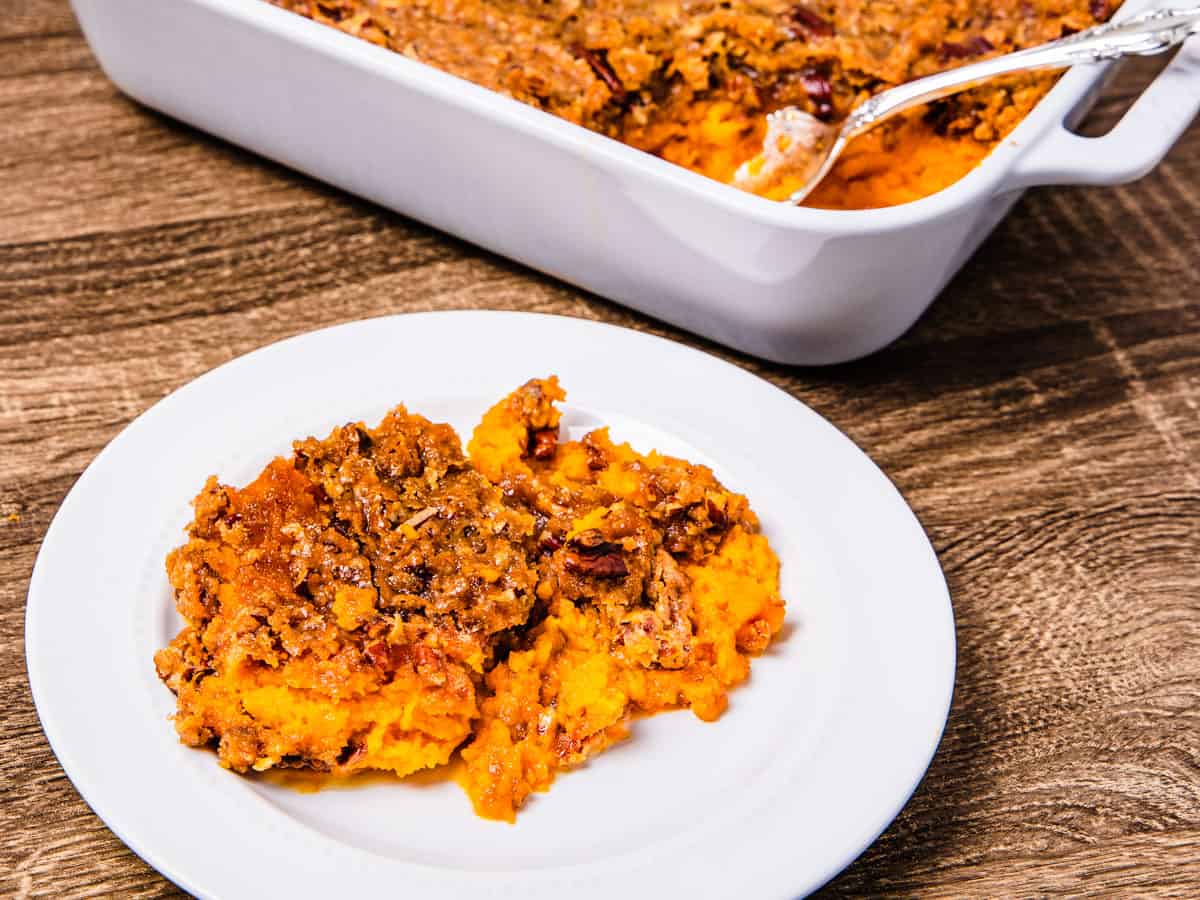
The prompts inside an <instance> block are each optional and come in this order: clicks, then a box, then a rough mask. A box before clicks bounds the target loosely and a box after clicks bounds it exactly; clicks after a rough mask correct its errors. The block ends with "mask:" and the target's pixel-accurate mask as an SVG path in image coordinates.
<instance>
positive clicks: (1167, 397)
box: [0, 0, 1200, 897]
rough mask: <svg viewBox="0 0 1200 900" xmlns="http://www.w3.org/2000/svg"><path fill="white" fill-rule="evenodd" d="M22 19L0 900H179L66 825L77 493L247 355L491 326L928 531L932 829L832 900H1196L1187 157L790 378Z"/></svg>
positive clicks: (986, 252) (2, 607)
mask: <svg viewBox="0 0 1200 900" xmlns="http://www.w3.org/2000/svg"><path fill="white" fill-rule="evenodd" d="M3 12H4V14H3V15H0V186H2V190H0V692H2V696H3V697H4V700H5V702H4V704H3V706H2V707H0V742H2V743H0V749H2V752H0V895H4V896H18V897H28V896H41V897H82V896H98V895H104V896H128V897H151V896H154V897H157V896H171V895H174V894H176V893H177V890H176V889H175V888H173V887H172V886H171V885H170V884H169V883H167V882H166V881H164V880H163V879H162V878H161V877H160V876H159V875H157V874H156V873H155V872H154V871H153V870H151V869H150V868H148V867H147V866H146V865H145V864H144V863H142V862H141V861H140V860H139V859H138V858H137V857H136V856H134V855H133V854H132V853H131V852H130V851H128V850H127V849H126V848H125V847H124V846H123V845H122V844H121V842H120V841H119V840H118V839H117V838H116V837H115V836H114V835H113V834H111V833H110V832H109V831H108V830H107V829H106V828H105V826H104V825H103V824H102V823H101V822H100V821H99V819H97V818H96V817H95V816H94V815H93V814H92V813H91V812H90V810H89V809H88V807H87V806H86V805H85V804H84V803H83V801H82V800H81V799H80V798H79V796H78V795H77V794H76V792H75V790H74V789H73V788H72V786H71V784H70V782H69V781H68V780H67V778H66V776H65V775H64V774H63V772H62V770H61V768H60V767H59V765H58V763H57V761H56V760H55V757H54V755H53V753H52V752H51V750H50V748H49V746H48V745H47V743H46V740H45V738H44V736H43V734H42V731H41V728H40V726H39V723H38V718H37V715H36V713H35V711H34V708H33V704H32V701H31V699H30V695H29V688H28V684H27V681H26V674H25V663H24V651H23V618H24V604H25V592H26V589H27V587H28V581H29V574H30V570H31V568H32V566H33V561H34V556H35V554H36V553H37V550H38V546H39V544H40V542H41V540H42V536H43V535H44V533H45V531H46V527H47V525H48V523H49V521H50V519H51V516H52V515H53V514H54V511H55V509H56V508H57V506H58V504H59V503H60V501H61V500H62V498H63V496H64V494H65V493H66V491H67V490H68V488H69V487H70V486H71V484H72V483H73V482H74V480H75V479H76V478H77V477H78V475H79V474H80V472H81V471H82V470H83V468H84V467H85V466H86V465H87V464H88V463H89V462H90V461H91V460H92V458H93V457H94V456H95V455H96V454H97V452H98V451H99V450H100V449H101V448H102V447H103V446H104V444H105V443H106V442H107V441H108V440H110V439H111V438H112V437H113V436H114V435H115V434H116V433H117V432H118V431H119V430H120V429H121V428H122V426H124V425H125V424H126V423H127V422H129V421H130V419H132V418H133V417H134V416H136V415H137V414H138V413H140V412H142V411H143V410H145V409H146V408H147V407H148V406H150V405H151V404H152V403H154V402H155V401H156V400H158V399H159V398H160V397H162V396H163V395H164V394H166V393H167V392H168V391H170V390H172V389H174V388H176V387H178V386H179V385H181V384H183V383H185V382H187V381H188V380H190V379H192V378H193V377H195V376H196V375H198V374H200V373H201V372H204V371H205V370H207V369H209V368H211V367H213V366H215V365H217V364H219V363H222V362H225V361H226V360H228V359H230V358H232V357H233V356H235V355H238V354H241V353H244V352H246V351H248V350H251V349H253V348H255V347H258V346H261V345H263V344H266V343H268V342H270V341H274V340H277V339H279V338H282V337H286V336H288V335H292V334H296V333H298V332H301V331H305V330H308V329H311V328H314V327H317V326H321V325H327V324H331V323H335V322H344V321H347V320H351V319H357V318H360V317H364V316H370V315H376V314H380V313H389V312H396V311H401V310H429V309H459V308H481V307H485V308H500V309H523V310H542V311H548V312H556V313H564V314H567V315H574V316H582V317H587V318H593V319H601V320H604V321H609V322H617V323H621V324H624V325H629V326H632V327H634V328H641V329H647V330H651V331H656V332H659V333H663V334H667V335H669V336H671V337H673V338H676V339H678V340H681V341H685V342H688V343H693V344H697V345H698V346H702V347H704V348H705V349H708V350H711V351H713V352H716V353H719V354H721V355H723V356H726V357H727V358H729V359H732V360H733V361H734V362H735V363H737V364H738V365H741V366H744V367H745V368H747V369H749V370H751V371H754V372H757V373H759V374H760V375H762V376H763V377H765V378H767V379H769V380H770V381H772V382H774V383H775V384H777V385H779V386H781V387H782V388H784V389H785V390H787V391H788V392H790V393H791V394H793V395H794V396H796V397H798V398H799V399H801V400H803V401H804V402H805V403H807V404H809V405H810V406H812V407H813V408H814V409H816V410H817V411H818V412H820V413H821V414H822V415H824V416H826V417H827V418H829V419H830V420H831V421H832V422H833V423H834V424H836V425H837V426H838V427H839V428H841V429H842V430H844V431H845V432H846V433H847V434H848V435H849V436H850V437H851V438H853V439H854V440H855V441H856V442H857V443H858V444H859V445H860V446H862V447H863V448H864V449H865V450H866V451H867V452H868V453H869V454H870V455H871V456H872V457H873V458H874V459H875V460H876V461H877V462H878V463H879V465H880V466H881V467H882V468H883V470H884V471H885V472H886V473H887V474H888V475H889V476H890V477H891V478H892V479H893V480H894V481H895V482H896V484H897V485H898V486H899V488H900V490H901V491H902V492H903V493H904V496H905V497H906V498H907V499H908V501H909V502H910V503H911V504H912V506H913V508H914V509H915V511H916V513H917V515H918V516H919V517H920V519H921V521H922V522H923V523H924V525H925V526H926V528H927V529H928V531H929V534H930V536H931V537H932V540H933V543H934V545H935V547H936V548H937V551H938V555H939V557H940V559H941V562H942V565H943V566H944V567H945V571H946V575H947V578H948V580H949V583H950V589H951V592H952V595H953V598H954V607H955V613H956V616H957V629H958V641H959V669H958V676H957V684H956V690H955V699H954V705H953V710H952V712H951V715H950V720H949V723H948V726H947V729H946V733H945V737H944V739H943V741H942V744H941V748H940V750H939V752H938V754H937V756H936V758H935V760H934V762H933V766H932V768H931V769H930V771H929V774H928V776H927V777H926V778H925V780H924V782H923V784H922V785H921V787H920V789H919V790H918V792H917V794H916V796H915V797H914V798H913V799H912V801H911V802H910V803H909V804H908V806H907V808H906V809H905V810H904V812H903V813H902V814H901V815H900V817H899V818H898V819H897V820H896V821H895V823H894V824H893V825H892V826H891V827H890V828H889V829H888V830H887V831H886V832H885V833H884V834H883V836H882V837H880V839H879V840H878V841H877V842H876V843H875V844H874V845H873V846H872V847H871V848H870V849H869V850H868V851H867V852H866V853H865V854H864V855H863V856H862V857H861V858H860V859H859V860H858V861H857V862H856V863H854V864H853V865H852V866H851V867H850V868H849V869H848V870H847V871H846V872H844V873H843V874H841V875H840V876H839V877H838V878H836V879H835V880H834V881H833V882H832V883H831V884H830V885H829V886H828V887H827V888H825V889H824V894H825V895H827V896H831V897H834V896H839V897H840V896H881V895H895V896H923V897H965V896H979V897H995V896H1014V897H1033V896H1045V895H1063V896H1087V897H1111V896H1138V897H1149V896H1162V897H1167V896H1179V897H1183V896H1192V897H1195V896H1200V461H1198V460H1200V252H1198V251H1200V129H1196V128H1194V129H1193V130H1192V131H1191V132H1190V133H1189V134H1188V135H1187V136H1186V137H1185V138H1184V139H1183V140H1182V141H1181V142H1180V143H1179V145H1178V146H1177V147H1176V148H1175V150H1174V151H1173V152H1172V153H1171V155H1170V156H1169V157H1168V159H1167V160H1166V162H1164V163H1163V165H1162V166H1160V167H1159V168H1158V170H1157V171H1156V172H1155V173H1153V174H1152V175H1151V176H1149V177H1148V178H1146V179H1144V180H1143V181H1141V182H1139V183H1137V184H1134V185H1131V186H1128V187H1123V188H1115V189H1106V190H1084V189H1070V188H1065V189H1047V190H1038V191H1034V192H1032V193H1031V194H1029V195H1027V196H1026V198H1025V199H1024V200H1023V201H1022V202H1021V204H1020V205H1019V206H1018V207H1017V209H1016V210H1015V211H1014V212H1013V214H1012V215H1011V216H1010V217H1009V218H1008V220H1007V221H1006V222H1005V223H1004V224H1003V225H1001V227H1000V228H999V229H998V231H997V232H996V233H995V235H994V236H993V237H992V238H991V239H990V240H989V241H988V242H987V243H986V244H985V245H984V246H983V248H982V249H981V250H980V251H979V253H978V254H977V255H976V257H975V258H974V259H973V260H972V261H971V262H970V263H969V264H968V265H967V266H966V268H965V269H964V270H963V271H962V273H961V274H960V275H959V276H958V277H957V279H956V280H955V281H954V282H953V283H952V284H951V286H950V287H949V288H948V289H947V290H946V291H945V293H944V294H943V295H942V297H941V298H940V299H939V300H938V301H937V303H936V304H935V305H934V307H933V308H932V309H931V310H930V312H929V313H928V314H927V315H926V316H925V318H924V319H923V320H922V321H921V322H920V323H919V324H918V325H917V326H916V327H915V328H914V329H913V330H912V331H911V332H910V333H909V334H908V335H906V336H905V337H904V338H903V339H902V340H901V341H900V342H899V343H897V344H896V345H894V346H893V347H891V348H889V349H887V350H885V351H884V352H881V353H879V354H877V355H875V356H873V357H871V358H869V359H866V360H863V361H861V362H857V363H853V364H850V365H844V366H838V367H835V368H828V369H816V370H814V369H796V368H786V367H780V366H772V365H766V364H763V363H760V362H757V361H755V360H752V359H749V358H745V357H739V356H737V355H735V354H730V353H726V352H724V351H722V350H720V349H719V348H716V347H713V346H711V345H709V344H706V343H704V342H703V341H698V340H695V339H693V338H690V337H688V336H686V335H683V334H681V333H678V332H675V331H673V330H671V329H669V328H666V327H664V326H662V325H660V324H657V323H655V322H652V321H650V320H648V319H645V318H642V317H639V316H637V315H634V314H632V313H630V312H627V311H625V310H623V309H621V308H619V307H616V306H614V305H611V304H609V303H607V302H604V301H602V300H599V299H597V298H595V297H592V296H588V295H586V294H584V293H581V292H580V291H577V290H575V289H572V288H570V287H567V286H565V285H562V284H559V283H557V282H555V281H552V280H549V279H547V278H544V277H541V276H539V275H536V274H534V273H531V272H529V271H527V270H525V269H522V268H521V267H519V266H517V265H514V264H511V263H509V262H506V261H504V260H502V259H498V258H496V257H494V256H491V255H489V254H487V253H485V252H483V251H480V250H478V249H476V248H474V247H471V246H467V245H465V244H462V243H460V242H457V241H455V240H452V239H450V238H447V237H445V236H444V235H441V234H438V233H436V232H433V231H431V230H429V229H427V228H425V227H424V226H421V225H418V224H415V223H413V222H411V221H408V220H406V219H404V218H402V217H400V216H397V215H393V214H391V213H388V212H385V211H382V210H380V209H377V208H374V207H372V206H370V205H368V204H365V203H362V202H360V201H357V200H354V199H351V198H349V197H346V196H344V195H342V194H339V193H337V192H335V191H333V190H331V189H329V188H326V187H323V186H321V185H319V184H315V183H313V182H311V181H309V180H307V179H305V178H303V177H301V176H298V175H296V174H294V173H292V172H288V171H286V170H283V169H281V168H279V167H276V166H273V165H271V164H268V163H265V162H263V161H262V160H260V159H257V158H255V157H253V156H251V155H249V154H246V153H243V152H241V151H239V150H236V149H234V148H231V147H229V146H227V145H224V144H221V143H219V142H217V141H215V140H213V139H211V138H209V137H206V136H204V135H202V134H199V133H197V132H195V131H193V130H191V129H189V128H186V127H184V126H182V125H180V124H178V123H176V122H173V121H171V120H169V119H166V118H164V117H162V116H159V115H157V114H154V113H151V112H148V111H147V110H145V109H143V108H140V107H138V106H137V105H135V104H133V103H131V102H130V101H128V100H126V99H124V98H123V97H122V96H120V95H119V94H118V93H117V91H116V90H115V89H114V87H113V86H112V85H111V84H110V83H109V82H108V81H107V80H106V79H105V78H104V76H103V75H102V74H101V72H100V71H99V70H98V68H97V67H96V65H95V63H94V61H93V59H92V57H91V54H90V53H89V51H88V49H87V47H86V45H85V43H84V42H83V40H82V38H81V36H80V34H79V32H78V29H77V26H76V24H75V22H74V19H73V18H72V16H71V13H70V11H69V8H68V6H67V3H66V0H27V2H24V3H20V4H18V3H16V2H12V0H10V2H7V3H5V4H4V9H3ZM1130 90H1131V88H1130V87H1128V86H1126V87H1124V88H1122V87H1121V86H1120V85H1118V86H1117V87H1116V88H1115V89H1114V90H1113V91H1112V93H1111V94H1110V96H1109V97H1108V98H1107V99H1106V101H1105V107H1104V110H1103V112H1102V115H1101V118H1103V116H1105V115H1107V116H1108V117H1109V119H1110V120H1111V119H1112V118H1113V116H1115V114H1116V112H1117V111H1118V109H1119V106H1120V103H1121V102H1122V99H1123V98H1127V97H1128V95H1129V92H1130ZM1093 127H1096V126H1093ZM881 740H886V736H885V735H881ZM796 852H797V853H803V852H804V848H803V847H798V848H797V851H796Z"/></svg>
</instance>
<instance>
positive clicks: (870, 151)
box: [270, 0, 1118, 209]
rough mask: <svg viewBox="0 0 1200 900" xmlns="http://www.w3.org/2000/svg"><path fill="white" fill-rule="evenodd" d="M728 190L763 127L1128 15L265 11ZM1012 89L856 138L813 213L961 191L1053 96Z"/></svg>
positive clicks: (954, 3)
mask: <svg viewBox="0 0 1200 900" xmlns="http://www.w3.org/2000/svg"><path fill="white" fill-rule="evenodd" d="M270 2H272V3H274V4H275V5H277V6H281V7H284V8H286V9H290V10H292V11H294V12H297V13H299V14H301V15H304V16H307V17H309V18H312V19H314V20H316V21H318V22H322V23H324V24H326V25H330V26H333V27H336V28H339V29H341V30H342V31H345V32H347V33H349V34H352V35H356V36H358V37H360V38H363V39H365V40H368V41H371V42H372V43H374V44H378V45H380V46H382V47H387V48H390V49H392V50H394V51H397V52H399V53H403V54H404V55H405V56H408V57H410V58H412V59H414V60H418V61H420V62H424V63H428V64H429V65H431V66H435V67H437V68H439V69H442V70H444V71H447V72H450V73H451V74H453V75H457V76H459V77H461V78H465V79H468V80H470V81H473V82H476V83H477V84H481V85H483V86H484V87H488V88H491V89H492V90H495V91H499V92H501V93H504V94H507V95H509V96H511V97H514V98H516V99H517V100H520V101H522V102H525V103H528V104H531V105H533V106H536V107H538V108H540V109H543V110H546V111H547V112H550V113H553V114H554V115H556V116H560V117H562V118H564V119H567V120H568V121H571V122H575V123H577V124H580V125H583V126H585V127H587V128H590V129H592V130H594V131H598V132H600V133H601V134H605V135H608V136H609V137H613V138H616V139H617V140H620V141H623V142H625V143H627V144H629V145H631V146H633V147H636V148H638V149H640V150H645V151H647V152H649V153H654V154H656V155H658V156H661V157H663V158H664V159H667V160H670V161H671V162H674V163H678V164H679V165H681V166H685V167H687V168H689V169H693V170H695V171H697V172H701V173H702V174H704V175H707V176H709V177H711V178H715V179H718V180H720V181H730V180H731V179H732V177H733V175H734V172H735V170H736V169H737V167H738V166H739V165H740V164H741V163H743V162H745V161H746V160H749V159H751V158H752V157H753V156H754V155H755V154H757V153H758V152H759V150H760V149H761V147H762V140H763V136H764V131H765V117H766V115H767V113H770V112H772V111H774V110H777V109H779V108H781V107H786V106H794V107H798V108H799V109H802V110H804V111H805V112H808V113H811V114H812V115H815V116H816V117H818V118H819V119H822V120H825V121H839V120H841V119H842V118H844V117H845V115H846V114H847V113H848V112H849V110H850V109H852V108H853V107H854V106H855V105H856V104H858V103H859V102H861V101H862V100H863V99H865V98H866V97H868V96H870V95H871V94H874V93H877V92H878V91H880V90H883V89H885V88H888V87H892V86H894V85H896V84H900V83H902V82H905V81H910V80H912V79H914V78H917V77H920V76H922V75H928V74H931V73H933V72H936V71H939V70H941V69H945V68H949V67H952V66H957V65H962V64H963V63H966V62H970V61H973V60H976V59H980V58H983V57H986V56H990V55H994V54H1000V53H1006V52H1011V51H1013V50H1017V49H1020V48H1023V47H1029V46H1032V45H1034V44H1038V43H1043V42H1045V41H1049V40H1053V39H1055V38H1058V37H1061V36H1063V35H1065V34H1070V33H1072V32H1075V31H1079V30H1081V29H1083V28H1087V27H1089V26H1091V25H1094V24H1096V23H1097V22H1101V21H1104V20H1106V19H1108V18H1109V16H1111V15H1112V13H1113V11H1114V10H1115V9H1116V7H1117V5H1118V4H1117V3H1116V2H1115V0H805V2H800V3H797V2H794V0H589V2H587V3H580V2H579V0H539V2H536V3H534V2H530V0H270ZM1055 77H1056V76H1055V75H1053V74H1050V73H1039V74H1032V75H1024V76H1019V77H1012V78H1009V79H1007V80H1004V81H1000V82H995V83H992V84H989V85H987V86H984V87H980V88H977V89H975V90H972V91H969V92H967V93H965V94H960V95H957V96H956V97H952V98H948V99H946V100H943V101H939V102H938V103H935V104H931V105H930V106H929V107H928V108H927V109H926V110H924V111H923V112H922V113H920V114H918V115H916V116H912V117H909V118H908V119H906V120H904V121H901V122H895V123H891V124H887V123H885V124H884V125H883V126H881V128H880V130H879V131H878V132H877V133H872V134H871V135H870V136H868V137H864V138H862V139H860V140H861V142H862V143H863V146H861V147H857V148H854V149H853V151H852V152H851V153H850V154H849V155H848V156H847V158H846V159H845V161H844V162H843V163H842V164H840V165H839V166H837V167H836V168H835V169H834V171H833V172H832V173H831V175H830V176H829V178H828V181H827V183H826V184H824V185H823V186H822V188H821V189H820V190H819V191H818V192H817V193H816V194H814V195H813V196H811V197H810V198H809V200H808V201H806V203H807V205H811V206H822V207H831V208H844V209H861V208H872V207H880V206H892V205H895V204H898V203H904V202H907V201H909V200H912V199H916V198H919V197H922V196H925V195H927V194H930V193H933V192H935V191H937V190H940V189H941V188H943V187H945V186H947V185H949V184H951V183H953V182H954V181H957V180H958V179H959V178H961V177H962V176H963V175H965V174H966V173H967V172H968V171H970V169H971V168H973V167H974V166H975V165H977V164H978V162H979V161H980V160H981V159H982V158H983V157H984V156H986V154H987V152H988V150H990V149H991V147H993V146H994V145H995V144H996V143H997V142H998V141H999V140H1001V139H1002V138H1003V137H1004V136H1005V135H1007V134H1008V132H1009V131H1011V130H1012V128H1013V127H1014V126H1015V125H1016V124H1017V122H1019V121H1020V120H1021V118H1022V117H1023V116H1024V115H1025V114H1026V113H1027V112H1028V111H1029V110H1030V109H1031V108H1032V107H1033V105H1034V104H1035V103H1036V102H1037V101H1038V100H1039V99H1040V98H1041V97H1042V95H1044V94H1045V92H1046V91H1047V90H1048V89H1049V88H1050V86H1051V85H1052V84H1053V83H1054V79H1055Z"/></svg>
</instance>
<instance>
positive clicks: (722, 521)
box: [704, 498, 729, 528]
mask: <svg viewBox="0 0 1200 900" xmlns="http://www.w3.org/2000/svg"><path fill="white" fill-rule="evenodd" d="M704 508H705V510H706V511H707V512H708V521H710V522H712V523H713V527H714V528H724V527H725V526H726V525H728V524H729V517H728V516H726V515H725V510H723V509H721V507H719V506H717V504H715V503H713V502H712V501H711V500H709V499H707V498H706V499H705V501H704Z"/></svg>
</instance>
